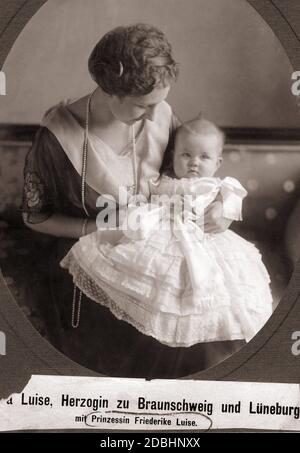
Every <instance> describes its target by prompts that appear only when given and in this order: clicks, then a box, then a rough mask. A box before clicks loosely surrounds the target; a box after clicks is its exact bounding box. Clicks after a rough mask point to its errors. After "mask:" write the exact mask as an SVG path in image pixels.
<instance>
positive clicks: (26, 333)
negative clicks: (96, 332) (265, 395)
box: [0, 0, 300, 397]
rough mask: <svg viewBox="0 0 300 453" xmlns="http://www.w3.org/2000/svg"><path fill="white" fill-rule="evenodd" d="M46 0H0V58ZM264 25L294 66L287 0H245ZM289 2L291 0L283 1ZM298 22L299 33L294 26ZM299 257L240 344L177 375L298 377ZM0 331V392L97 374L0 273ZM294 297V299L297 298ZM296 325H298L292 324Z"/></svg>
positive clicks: (298, 58)
mask: <svg viewBox="0 0 300 453" xmlns="http://www.w3.org/2000/svg"><path fill="white" fill-rule="evenodd" d="M45 3H46V0H35V1H31V2H27V1H24V2H22V4H21V5H20V2H18V1H0V6H1V8H3V10H4V12H5V14H4V15H3V17H5V19H1V22H0V49H1V50H0V64H1V67H2V64H3V62H4V60H5V58H6V56H7V55H8V53H9V51H10V49H11V47H12V45H13V43H14V41H15V40H16V38H17V36H18V35H19V33H20V32H21V31H22V29H23V28H24V27H25V25H26V24H27V22H28V21H29V20H30V19H31V17H32V16H33V15H34V14H35V13H36V12H37V11H38V9H39V8H40V7H41V6H42V5H43V4H45ZM248 3H249V4H250V5H251V6H252V7H253V8H255V10H256V11H257V13H258V14H260V15H261V16H262V18H263V19H264V20H265V22H266V23H267V24H268V26H270V27H271V28H272V30H273V32H274V33H275V34H276V36H277V38H278V39H279V41H280V42H281V44H282V45H283V47H284V48H285V50H286V53H287V55H288V57H289V59H290V61H291V63H292V66H293V68H294V69H295V70H296V69H297V67H300V40H299V36H300V16H298V20H297V16H296V15H295V14H293V11H294V10H293V8H294V9H295V8H296V7H295V6H293V5H292V3H293V2H290V1H286V2H285V5H284V6H282V2H280V7H279V6H278V5H277V4H278V3H279V2H275V1H272V2H271V1H265V0H264V1H262V0H248ZM289 3H291V5H290V6H289ZM295 26H297V27H298V28H299V35H298V33H297V32H296V31H295ZM299 293H300V262H299V261H298V263H297V265H296V267H295V269H294V272H293V275H292V278H291V280H290V282H289V284H288V286H287V288H286V289H285V292H284V295H283V297H282V299H281V301H280V303H279V305H278V307H277V309H276V311H275V312H274V313H273V314H272V316H271V317H270V319H269V320H268V321H267V323H266V324H265V326H264V327H263V328H262V329H261V330H260V331H259V333H258V334H257V335H256V336H255V337H254V338H253V339H252V340H251V342H249V343H248V344H247V345H245V346H244V347H243V348H242V349H241V350H239V351H238V352H236V353H235V354H234V355H232V356H231V357H229V358H228V359H226V360H225V361H223V362H221V363H219V364H217V365H216V366H214V367H212V368H209V369H207V370H204V371H201V372H199V373H196V374H193V375H191V376H186V377H184V378H180V379H196V380H231V381H261V382H262V381H266V382H296V383H298V382H299V379H300V371H299V359H298V363H297V357H295V356H293V355H292V353H291V351H290V349H291V345H292V339H291V335H292V332H293V331H294V330H297V320H298V322H299V320H300V311H299V308H298V306H300V296H299ZM0 299H1V305H0V313H1V317H2V319H0V331H3V332H5V334H6V344H7V351H6V355H5V356H4V357H1V360H3V363H4V368H3V370H4V377H5V379H4V380H3V384H2V389H1V394H0V397H5V396H7V395H9V394H11V393H12V392H16V391H19V390H20V389H21V388H23V387H24V386H25V384H26V382H27V381H28V380H29V378H30V376H31V375H32V374H46V375H47V374H48V375H49V374H52V375H53V374H54V375H71V376H75V375H77V376H103V375H101V374H98V373H96V372H93V371H91V370H89V369H86V368H84V367H82V366H81V365H79V364H77V363H75V362H73V361H72V360H71V359H69V358H68V357H66V356H64V355H63V354H62V353H60V352H59V351H58V350H56V349H55V348H54V347H53V346H52V345H51V344H50V343H49V342H48V341H47V340H45V339H44V338H43V337H42V336H41V335H40V334H39V333H38V332H37V331H36V330H35V328H34V327H33V326H32V324H31V323H30V322H29V321H28V320H27V318H26V317H25V315H24V314H23V313H22V311H21V309H20V308H19V307H18V305H17V303H16V301H15V300H14V298H13V296H12V294H11V293H10V291H9V289H8V287H7V286H6V284H5V281H4V279H3V276H2V275H0ZM297 302H298V304H297ZM298 330H299V327H298Z"/></svg>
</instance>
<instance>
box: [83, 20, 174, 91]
mask: <svg viewBox="0 0 300 453" xmlns="http://www.w3.org/2000/svg"><path fill="white" fill-rule="evenodd" d="M89 71H90V74H91V76H92V78H93V79H94V80H95V82H96V83H97V84H98V85H99V86H100V87H101V88H102V90H103V91H105V92H106V93H108V94H110V95H116V96H120V97H123V96H143V95H146V94H148V93H150V92H151V91H152V90H153V88H155V87H157V86H167V85H170V84H171V83H172V82H175V81H176V79H177V75H178V64H177V63H176V62H175V61H174V60H173V57H172V48H171V45H170V43H169V42H168V41H167V39H166V37H165V35H164V34H163V33H162V32H161V31H160V30H158V29H157V28H155V27H152V26H151V25H146V24H135V25H132V26H129V27H117V28H115V29H113V30H111V31H110V32H108V33H106V34H105V35H104V36H103V38H101V39H100V41H99V42H98V44H96V46H95V48H94V50H93V51H92V53H91V55H90V58H89Z"/></svg>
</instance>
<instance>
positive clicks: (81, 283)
mask: <svg viewBox="0 0 300 453" xmlns="http://www.w3.org/2000/svg"><path fill="white" fill-rule="evenodd" d="M62 265H63V267H64V268H68V270H69V272H70V274H71V275H72V276H73V281H74V282H75V284H76V285H77V286H78V288H79V289H81V291H83V292H84V293H85V294H86V295H87V296H88V297H89V298H90V299H92V300H93V301H95V302H96V303H99V304H101V305H103V306H105V307H106V308H108V309H109V310H110V311H111V313H112V314H113V315H114V316H116V318H117V319H120V320H122V321H126V322H128V323H129V324H130V325H132V326H133V327H135V328H136V329H137V330H139V331H140V332H141V333H143V334H144V335H148V336H151V337H153V338H155V339H156V340H158V341H159V342H160V343H162V344H165V345H167V346H171V347H190V346H192V345H193V344H196V343H201V342H210V341H225V340H237V339H246V335H245V334H244V332H243V331H242V329H241V325H239V322H238V323H237V324H236V320H234V316H233V317H232V314H230V313H229V312H228V308H227V307H223V308H224V309H225V311H224V309H223V310H220V312H219V313H216V317H215V319H211V320H207V319H206V320H205V319H202V317H201V316H200V317H197V321H196V324H197V326H192V325H190V329H188V330H189V334H188V335H187V337H189V338H186V339H183V338H180V339H179V338H178V333H179V332H177V328H176V327H175V332H173V333H172V334H171V337H172V339H171V337H170V338H169V334H170V332H168V333H167V332H166V330H169V329H168V328H167V324H168V322H167V324H166V323H165V321H166V319H165V320H163V319H160V318H159V316H157V315H158V314H154V315H152V316H150V318H151V322H150V325H149V326H148V328H147V326H145V323H144V324H142V323H140V322H138V321H137V319H135V318H133V317H132V316H130V315H129V314H128V313H127V312H126V311H124V310H123V309H122V308H120V306H119V305H118V304H117V303H116V302H114V300H113V299H112V298H114V299H116V300H118V301H119V303H122V305H124V306H125V307H126V306H127V309H129V307H132V306H133V305H135V306H137V305H136V302H135V301H134V299H133V298H132V297H129V296H127V295H125V294H123V293H122V294H120V293H118V291H117V290H114V289H113V288H111V287H110V286H109V285H106V284H105V283H104V282H103V283H102V287H103V288H104V289H102V288H101V287H99V285H97V284H96V283H95V282H94V281H93V280H92V279H91V278H90V277H89V275H87V274H86V273H85V272H84V270H83V269H82V268H81V266H80V265H79V264H78V263H77V262H76V261H75V260H74V259H72V258H71V257H70V256H67V257H65V258H64V260H63V262H62ZM108 294H109V295H108ZM140 308H141V310H143V307H140ZM136 315H137V313H136ZM162 315H163V313H162ZM270 315H271V310H270V312H269V310H267V307H266V311H265V312H264V313H252V315H251V318H252V319H251V321H250V322H251V324H252V326H251V330H252V335H251V337H252V336H254V335H255V333H256V332H258V331H259V330H260V329H261V327H262V326H263V325H264V324H265V322H266V321H267V319H268V318H269V317H270ZM141 316H142V319H144V318H143V317H144V316H145V313H143V314H141V313H140V317H141ZM138 317H139V316H138ZM185 318H190V317H189V316H187V317H185ZM148 321H149V320H148ZM207 322H208V323H209V325H206V324H207ZM232 323H233V324H235V326H233V324H232ZM171 324H173V322H171ZM159 326H160V329H158V331H159V332H160V334H158V331H157V328H158V327H159ZM163 326H164V328H163V330H161V327H163ZM169 327H171V330H173V328H172V326H169ZM173 327H174V326H173ZM195 327H196V328H195ZM163 331H164V333H163ZM205 332H210V335H209V338H207V337H206V333H205ZM174 334H175V338H176V337H177V340H176V339H175V338H174ZM181 336H182V335H180V337H181ZM184 336H185V335H184ZM191 337H192V338H191ZM246 341H249V339H246Z"/></svg>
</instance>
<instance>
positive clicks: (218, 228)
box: [204, 199, 232, 234]
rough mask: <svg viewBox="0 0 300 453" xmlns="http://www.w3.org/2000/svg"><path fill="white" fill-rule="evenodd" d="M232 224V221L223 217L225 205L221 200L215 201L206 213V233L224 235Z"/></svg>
mask: <svg viewBox="0 0 300 453" xmlns="http://www.w3.org/2000/svg"><path fill="white" fill-rule="evenodd" d="M231 223H232V220H230V219H225V218H224V217H223V204H222V202H221V201H219V200H217V199H216V200H215V201H213V202H212V203H211V204H210V205H209V206H208V207H207V208H206V209H205V211H204V231H205V233H211V234H215V233H223V232H224V231H226V230H227V229H228V228H229V227H230V225H231Z"/></svg>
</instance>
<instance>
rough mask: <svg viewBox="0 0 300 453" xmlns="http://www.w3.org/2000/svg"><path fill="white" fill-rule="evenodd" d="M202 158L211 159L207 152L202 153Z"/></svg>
mask: <svg viewBox="0 0 300 453" xmlns="http://www.w3.org/2000/svg"><path fill="white" fill-rule="evenodd" d="M201 159H209V156H208V155H207V154H202V156H201Z"/></svg>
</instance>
